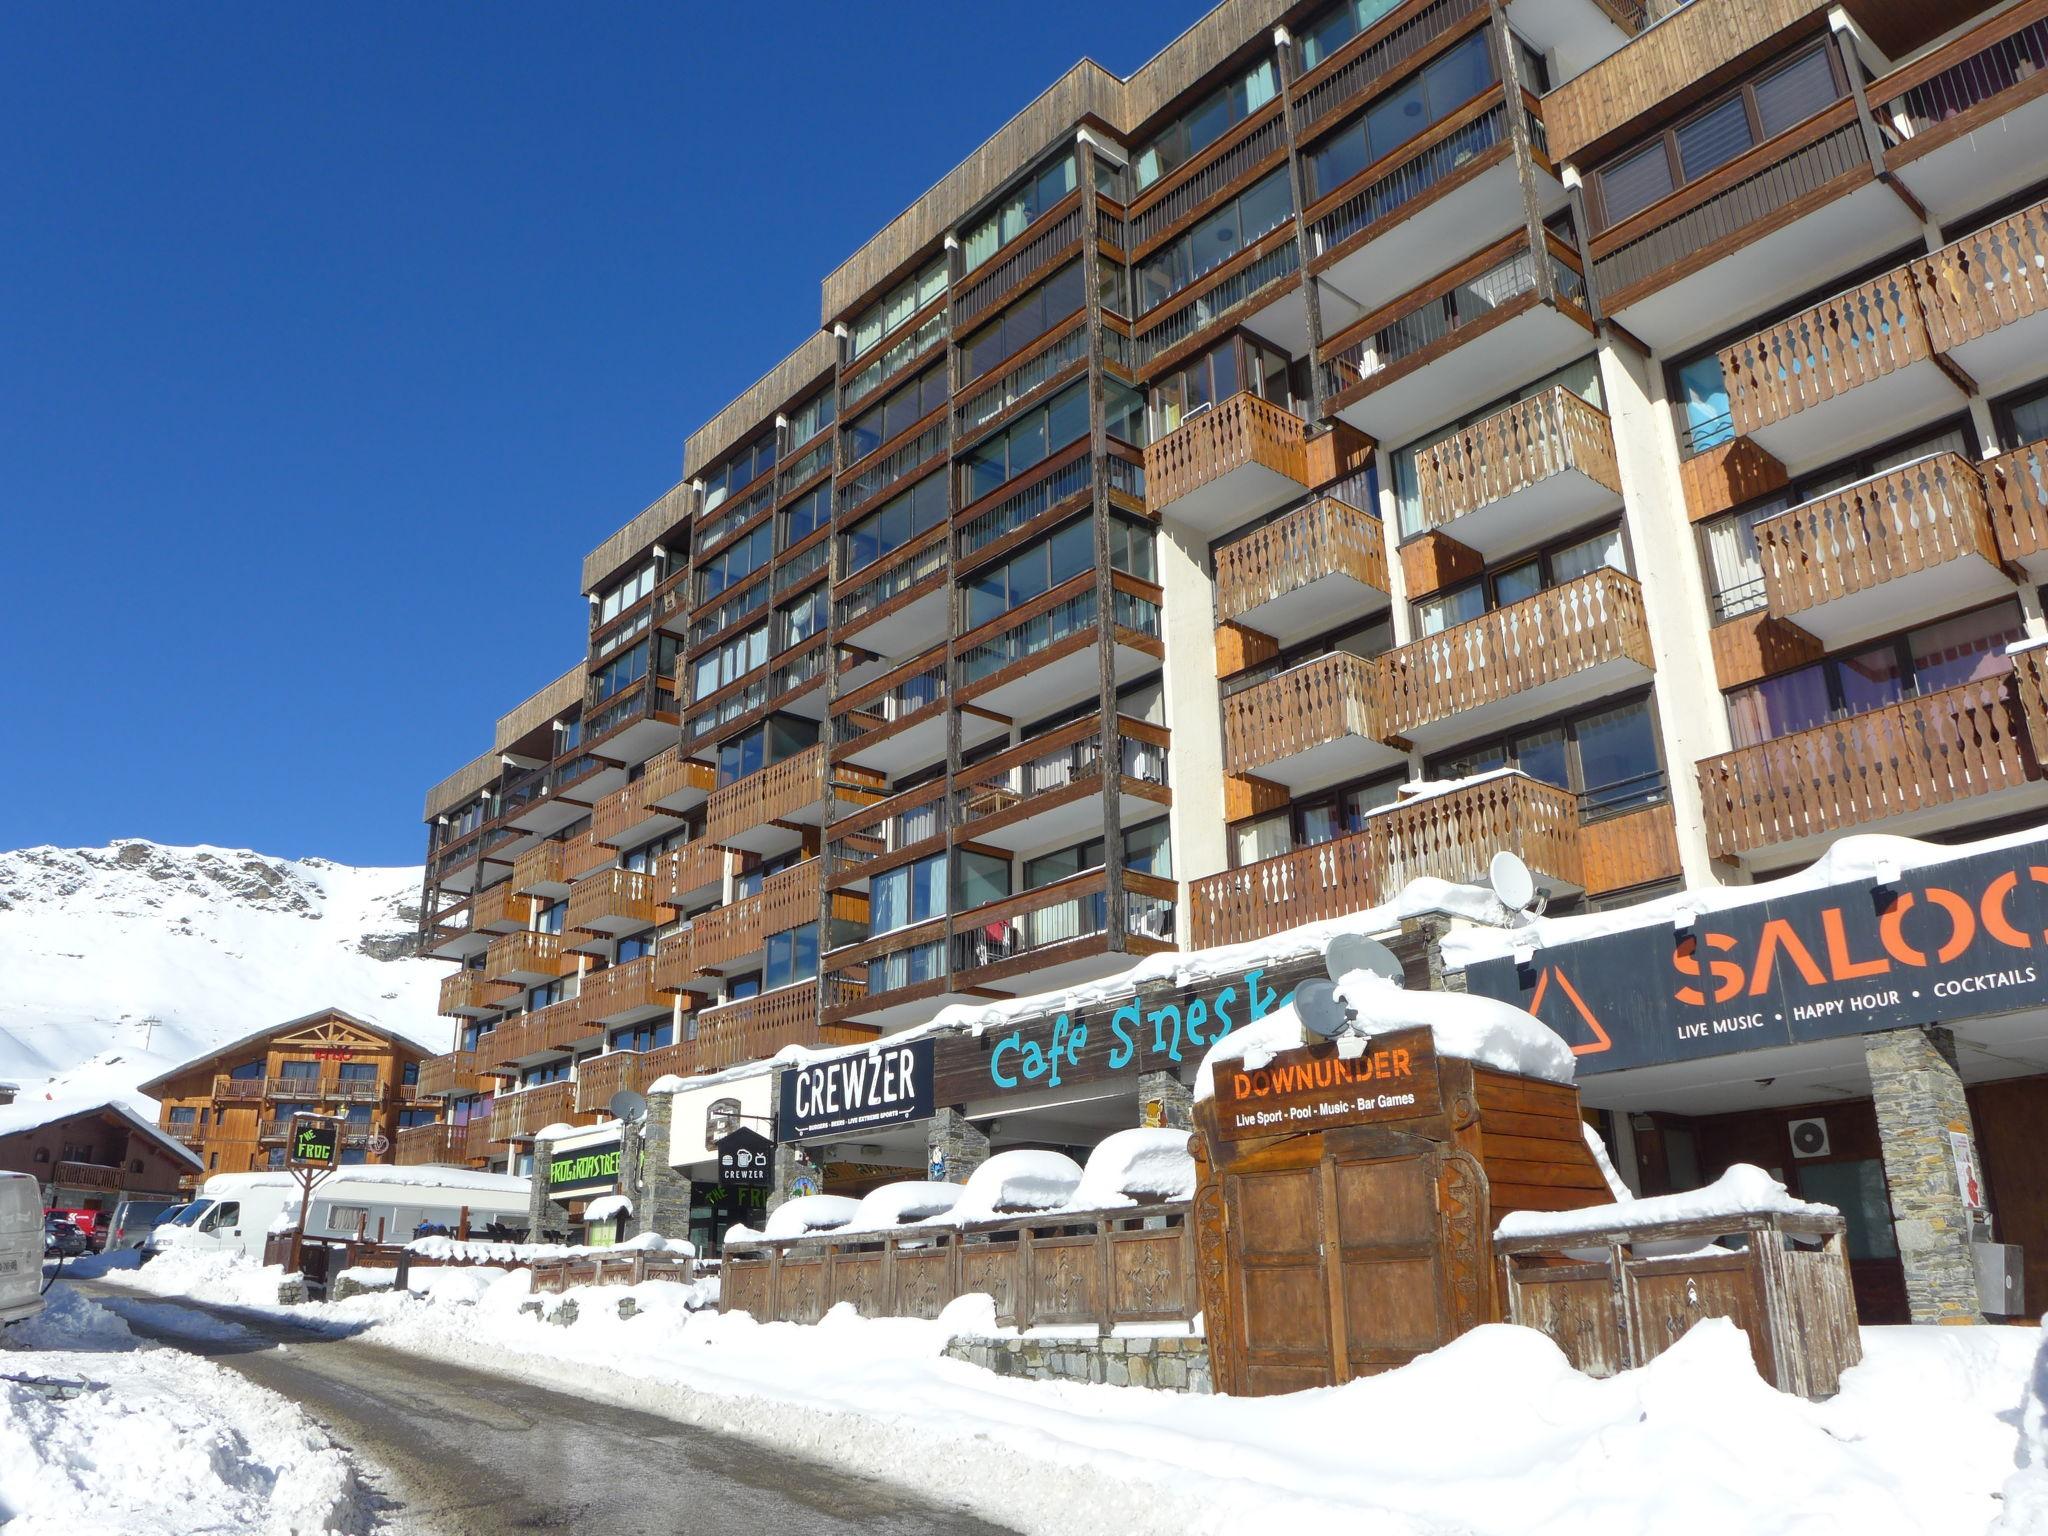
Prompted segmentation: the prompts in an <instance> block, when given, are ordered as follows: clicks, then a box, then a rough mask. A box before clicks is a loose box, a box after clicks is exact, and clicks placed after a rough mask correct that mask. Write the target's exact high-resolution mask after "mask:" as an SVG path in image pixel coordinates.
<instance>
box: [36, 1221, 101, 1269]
mask: <svg viewBox="0 0 2048 1536" xmlns="http://www.w3.org/2000/svg"><path fill="white" fill-rule="evenodd" d="M91 1251H92V1246H91V1245H90V1244H89V1243H87V1242H86V1240H85V1234H84V1233H83V1232H81V1231H79V1230H78V1228H77V1227H76V1226H74V1225H73V1224H72V1223H70V1222H68V1221H66V1220H65V1219H64V1218H63V1217H62V1216H45V1217H44V1218H43V1257H44V1258H46V1259H82V1258H84V1257H85V1255H86V1254H88V1253H90V1252H91Z"/></svg>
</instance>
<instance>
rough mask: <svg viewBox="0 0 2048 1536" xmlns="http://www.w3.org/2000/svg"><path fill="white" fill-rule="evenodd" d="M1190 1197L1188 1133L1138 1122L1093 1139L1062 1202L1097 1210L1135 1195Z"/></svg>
mask: <svg viewBox="0 0 2048 1536" xmlns="http://www.w3.org/2000/svg"><path fill="white" fill-rule="evenodd" d="M1194 1198H1195V1159H1194V1155H1193V1154H1192V1153H1190V1152H1189V1151H1188V1133H1187V1132H1186V1131H1171V1130H1165V1129H1160V1128H1154V1127H1149V1126H1140V1127H1135V1128H1133V1129H1131V1130H1128V1131H1115V1132H1112V1133H1111V1134H1110V1135H1108V1136H1105V1137H1103V1138H1102V1140H1101V1141H1100V1142H1098V1143H1097V1144H1096V1147H1095V1150H1094V1151H1093V1152H1091V1153H1089V1154H1088V1163H1087V1166H1086V1167H1084V1168H1083V1169H1082V1170H1081V1182H1080V1184H1079V1185H1077V1186H1076V1187H1075V1190H1074V1193H1073V1195H1072V1196H1071V1197H1070V1198H1069V1200H1068V1202H1067V1203H1068V1205H1069V1206H1070V1207H1071V1208H1073V1209H1074V1210H1077V1211H1100V1210H1108V1209H1110V1208H1112V1207H1115V1206H1120V1205H1135V1204H1137V1203H1138V1202H1139V1201H1140V1200H1147V1201H1151V1200H1192V1199H1194Z"/></svg>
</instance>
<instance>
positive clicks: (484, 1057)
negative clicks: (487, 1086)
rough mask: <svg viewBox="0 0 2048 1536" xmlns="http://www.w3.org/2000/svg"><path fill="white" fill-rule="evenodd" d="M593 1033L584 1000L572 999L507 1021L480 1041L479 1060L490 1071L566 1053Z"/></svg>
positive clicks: (551, 1004)
mask: <svg viewBox="0 0 2048 1536" xmlns="http://www.w3.org/2000/svg"><path fill="white" fill-rule="evenodd" d="M593 1033H595V1030H594V1028H593V1026H592V1025H591V1024H590V1022H589V1021H588V1020H587V1019H585V1018H584V1016H583V1003H582V1000H581V999H580V998H574V997H572V998H568V999H565V1000H564V1001H562V1002H559V1003H550V1004H549V1005H548V1006H547V1007H545V1008H538V1009H535V1010H534V1011H533V1012H532V1013H525V1014H521V1015H519V1017H517V1018H513V1019H507V1020H505V1021H504V1022H503V1023H501V1024H499V1026H498V1027H497V1028H496V1029H494V1030H492V1031H491V1032H490V1033H489V1034H488V1035H485V1036H484V1037H483V1038H482V1039H480V1040H478V1041H477V1044H476V1054H477V1060H478V1061H479V1062H481V1063H482V1064H483V1066H484V1068H485V1070H487V1071H489V1070H492V1069H494V1068H496V1067H498V1066H500V1065H502V1064H503V1063H505V1062H508V1061H519V1060H522V1059H523V1058H525V1057H528V1056H539V1055H542V1054H545V1053H546V1052H548V1051H559V1050H563V1049H565V1048H566V1047H568V1046H570V1045H572V1044H574V1043H575V1042H576V1041H578V1040H581V1039H583V1038H584V1037H585V1036H587V1035H590V1034H593Z"/></svg>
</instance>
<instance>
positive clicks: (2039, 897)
mask: <svg viewBox="0 0 2048 1536" xmlns="http://www.w3.org/2000/svg"><path fill="white" fill-rule="evenodd" d="M1466 982H1467V985H1468V986H1469V987H1470V988H1471V990H1472V991H1474V992H1477V993H1480V994H1482V995H1484V996H1487V997H1496V998H1501V999H1503V1000H1505V1001H1507V1002H1511V1003H1516V1004H1518V1005H1520V1006H1522V1007H1524V1008H1527V1009H1528V1010H1529V1011H1530V1012H1531V1013H1533V1014H1535V1015H1536V1016H1537V1017H1538V1018H1540V1019H1542V1020H1543V1022H1544V1023H1546V1024H1548V1025H1549V1026H1550V1027H1551V1028H1552V1029H1554V1030H1556V1031H1557V1032H1558V1033H1559V1034H1560V1035H1562V1036H1563V1037H1564V1038H1565V1040H1566V1042H1567V1043H1569V1044H1570V1045H1571V1047H1572V1051H1573V1053H1574V1054H1575V1055H1576V1056H1577V1057H1578V1062H1579V1072H1580V1073H1581V1074H1582V1075H1583V1074H1586V1073H1593V1072H1613V1071H1617V1070H1619V1069H1621V1068H1624V1067H1641V1066H1653V1065H1659V1064H1663V1063H1667V1062H1677V1061H1690V1060H1693V1059H1695V1058H1699V1057H1706V1056H1720V1055H1726V1054H1728V1053H1730V1052H1734V1051H1745V1050H1753V1049H1757V1048H1760V1047H1765V1046H1773V1045H1792V1044H1797V1043H1802V1042H1807V1041H1814V1040H1827V1039H1835V1038H1839V1037H1842V1036H1846V1035H1858V1034H1865V1033H1868V1032H1870V1031H1873V1030H1883V1029H1899V1028H1904V1027H1906V1026H1910V1025H1923V1024H1938V1023H1943V1022H1947V1021H1952V1020H1956V1019H1964V1018H1971V1017H1975V1016H1979V1015H1990V1014H1999V1013H2010V1012H2012V1011H2014V1010H2016V1009H2021V1008H2035V1007H2040V1006H2042V1005H2044V1004H2048V844H2043V843H2038V842H2037V843H2029V844H2025V845H2022V846H2020V847H2017V848H2012V849H2007V850H2004V851H2002V852H1998V853H1985V854H1974V855H1972V856H1970V857H1968V858H1963V859H1955V860H1951V861H1949V862H1947V863H1942V864H1930V865H1926V866H1924V867H1922V868H1920V869H1916V870H1912V871H1909V872H1907V873H1906V874H1905V875H1903V876H1902V877H1901V878H1900V879H1898V880H1897V881H1896V882H1894V883H1891V884H1887V885H1882V886H1880V885H1877V884H1874V883H1873V882H1870V881H1857V882H1850V883H1845V884H1841V885H1833V886H1828V887H1825V888H1823V889H1820V890H1815V891H1798V892H1794V893H1792V894H1790V895H1786V896H1780V897H1774V898H1772V899H1770V900H1767V901H1760V902H1756V903H1754V904H1752V905H1748V906H1738V907H1729V908H1726V909H1723V910H1721V911H1717V912H1705V913H1701V914H1700V915H1699V917H1698V918H1697V919H1696V920H1695V921H1694V922H1693V923H1692V924H1691V925H1690V926H1689V927H1684V928H1673V927H1668V926H1646V927H1642V928H1634V929H1630V930H1627V931H1625V932H1622V933H1613V934H1605V935H1602V936H1600V937H1597V938H1590V939H1583V940H1580V941H1579V942H1577V943H1570V944H1558V945H1552V946H1550V947H1549V948H1546V949H1540V950H1538V951H1537V952H1536V954H1535V956H1534V958H1533V961H1532V962H1531V963H1529V964H1517V962H1516V961H1514V960H1513V959H1499V960H1488V961H1482V962H1479V963H1477V964H1474V965H1473V966H1471V967H1470V968H1469V969H1468V971H1467V973H1466Z"/></svg>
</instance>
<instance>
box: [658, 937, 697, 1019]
mask: <svg viewBox="0 0 2048 1536" xmlns="http://www.w3.org/2000/svg"><path fill="white" fill-rule="evenodd" d="M695 938H696V931H695V930H694V929H693V928H679V929H677V930H676V931H675V932H674V933H671V934H667V935H665V936H664V937H663V938H662V941H661V947H660V948H658V949H657V950H655V952H654V990H655V991H657V992H688V991H691V990H692V989H693V988H695V987H697V986H699V985H700V984H701V977H700V973H699V972H698V970H697V960H696V956H695V954H694V952H693V950H694V944H693V941H694V939H695ZM685 1006H687V1003H686V1004H685Z"/></svg>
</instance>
